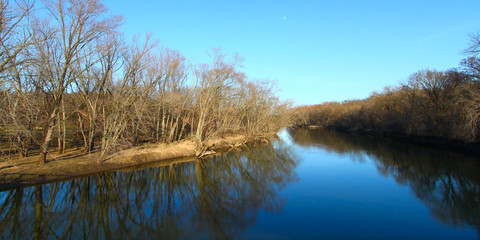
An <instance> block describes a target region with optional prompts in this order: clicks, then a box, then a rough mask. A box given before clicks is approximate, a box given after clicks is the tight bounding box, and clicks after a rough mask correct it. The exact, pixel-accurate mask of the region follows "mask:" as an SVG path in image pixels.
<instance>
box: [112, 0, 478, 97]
mask: <svg viewBox="0 0 480 240" xmlns="http://www.w3.org/2000/svg"><path fill="white" fill-rule="evenodd" d="M104 4H105V5H106V6H107V7H108V8H109V9H110V13H112V14H115V15H123V16H124V22H125V23H124V25H123V26H122V31H123V32H125V33H126V34H127V35H129V36H133V35H134V34H144V33H146V32H148V33H152V34H153V37H154V38H155V39H158V40H159V41H160V43H161V45H162V46H165V47H168V48H171V49H176V50H179V51H180V52H181V53H182V54H183V55H184V56H185V57H186V58H187V59H188V60H190V61H192V62H193V63H203V62H207V61H208V57H207V55H206V51H208V50H209V49H211V48H213V47H216V48H221V49H222V50H223V52H224V53H235V52H237V53H239V54H240V55H241V56H243V57H244V58H245V61H244V64H243V66H244V69H243V71H244V72H245V73H246V74H247V76H248V77H249V78H250V79H271V80H275V81H277V82H278V87H279V89H280V92H279V94H278V95H279V96H280V98H281V99H292V100H294V102H295V104H296V105H304V104H317V103H321V102H324V101H343V100H347V99H359V98H365V97H368V96H369V94H370V93H371V92H372V91H374V90H376V91H381V90H382V89H383V87H385V86H391V85H398V84H399V83H400V82H402V81H405V80H406V79H407V78H408V76H409V75H410V74H412V73H414V72H416V71H418V70H421V69H425V68H430V69H437V70H446V69H449V68H452V67H456V66H458V63H459V61H460V60H461V59H462V58H464V56H463V55H462V53H461V52H462V50H463V49H465V48H466V46H467V45H468V38H469V34H472V33H474V32H475V31H478V30H480V0H475V1H473V0H472V1H464V0H455V1H452V0H449V1H443V0H440V1H421V0H416V1H409V0H383V1H380V0H378V1H367V0H365V1H360V0H359V1H303V0H275V1H273V0H271V1H262V0H257V1H252V0H246V1H212V0H209V1H206V0H191V1H187V0H177V1H172V0H170V1H163V0H160V1H154V0H151V1H144V0H137V1H132V0H107V1H104Z"/></svg>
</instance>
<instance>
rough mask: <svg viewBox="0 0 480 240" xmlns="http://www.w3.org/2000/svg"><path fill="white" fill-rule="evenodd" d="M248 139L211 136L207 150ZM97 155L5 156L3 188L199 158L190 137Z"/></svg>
mask: <svg viewBox="0 0 480 240" xmlns="http://www.w3.org/2000/svg"><path fill="white" fill-rule="evenodd" d="M245 142H246V138H245V136H243V135H235V136H229V137H224V138H217V139H214V140H211V141H209V142H208V143H207V146H208V150H210V151H211V152H213V151H219V150H228V149H231V148H232V147H238V146H241V145H243V143H245ZM98 158H99V152H94V153H92V154H86V153H84V152H83V151H82V150H81V149H68V150H67V151H66V152H65V153H64V154H55V153H52V154H50V155H49V156H48V158H47V163H46V164H39V163H38V155H35V156H31V157H28V158H18V157H17V158H14V157H10V158H8V159H3V160H0V190H6V189H9V188H14V187H23V186H30V185H35V184H41V183H46V182H54V181H61V180H67V179H71V178H75V177H79V176H86V175H91V174H95V173H99V172H104V171H111V170H118V169H123V168H133V167H135V168H138V167H141V166H142V165H145V164H147V163H155V166H164V165H170V164H173V163H177V162H185V161H193V160H195V159H197V158H196V155H195V143H194V142H193V141H189V140H182V141H179V142H175V143H171V144H163V143H157V144H153V143H148V144H144V145H141V146H137V147H133V148H130V149H126V150H122V151H119V152H117V153H114V154H112V155H110V156H108V157H107V158H106V159H105V160H104V161H102V162H101V163H99V162H98ZM157 163H158V164H157ZM149 165H150V164H149Z"/></svg>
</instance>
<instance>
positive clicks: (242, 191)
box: [0, 142, 298, 239]
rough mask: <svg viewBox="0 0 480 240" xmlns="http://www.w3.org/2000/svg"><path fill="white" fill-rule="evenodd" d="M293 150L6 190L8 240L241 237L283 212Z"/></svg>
mask: <svg viewBox="0 0 480 240" xmlns="http://www.w3.org/2000/svg"><path fill="white" fill-rule="evenodd" d="M297 165H298V160H297V158H296V157H295V156H294V154H293V153H292V152H291V150H290V149H289V148H288V146H286V145H285V144H283V143H281V142H273V143H268V144H257V145H251V146H249V147H247V148H246V149H243V150H242V151H238V152H228V153H224V154H222V155H219V156H216V157H213V158H212V159H205V160H197V161H193V162H187V163H182V164H172V165H169V166H166V167H158V168H147V169H142V170H137V171H129V172H108V173H102V174H98V175H95V176H91V177H86V178H79V179H75V180H72V181H66V182H59V183H53V184H45V185H40V186H35V187H29V188H20V189H14V190H10V191H6V192H0V232H1V237H2V238H3V239H28V238H34V239H46V238H47V239H51V238H61V239H80V238H85V239H98V238H100V239H103V238H107V239H129V238H134V239H163V238H166V239H179V238H180V239H184V238H187V239H188V238H214V239H217V238H222V239H224V238H233V237H234V236H235V235H237V234H238V233H239V232H241V231H244V230H246V229H247V227H248V226H250V225H251V224H253V223H254V222H255V220H256V216H257V214H258V212H259V211H260V210H263V211H267V212H273V213H275V212H278V211H281V210H282V208H283V205H284V203H285V199H283V198H282V197H280V196H279V195H278V191H279V190H280V189H282V188H283V187H285V186H286V185H287V184H289V183H290V182H292V181H296V179H297V176H296V173H295V171H294V170H295V168H296V166H297Z"/></svg>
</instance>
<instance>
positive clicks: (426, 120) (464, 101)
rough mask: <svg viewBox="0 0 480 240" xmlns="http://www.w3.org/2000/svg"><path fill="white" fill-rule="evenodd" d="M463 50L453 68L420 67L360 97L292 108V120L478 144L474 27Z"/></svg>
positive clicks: (479, 63) (478, 49)
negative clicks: (404, 78) (396, 82)
mask: <svg viewBox="0 0 480 240" xmlns="http://www.w3.org/2000/svg"><path fill="white" fill-rule="evenodd" d="M464 52H465V54H466V56H467V57H466V58H465V59H464V60H463V61H462V62H461V63H460V66H459V67H457V68H454V69H450V70H447V71H437V70H431V69H424V70H420V71H418V72H416V73H413V74H412V75H410V76H409V77H408V80H407V81H405V82H403V83H402V84H400V86H396V87H386V88H385V89H384V90H383V91H382V92H374V93H372V94H371V95H370V96H369V97H368V98H366V99H362V100H350V101H344V102H341V103H340V102H327V103H323V104H318V105H311V106H301V107H298V108H296V109H295V122H296V125H299V126H307V125H317V126H320V127H333V128H339V129H346V130H356V131H364V132H365V131H371V132H375V133H384V134H387V135H388V134H390V135H397V136H398V135H403V136H410V137H412V136H413V137H421V138H435V139H443V140H448V141H456V142H463V143H470V144H478V143H479V141H480V56H479V53H480V32H477V33H475V34H473V35H472V36H471V43H470V46H469V47H468V48H467V49H466V50H465V51H464Z"/></svg>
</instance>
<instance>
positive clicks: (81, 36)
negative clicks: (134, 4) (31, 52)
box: [37, 0, 120, 163]
mask: <svg viewBox="0 0 480 240" xmlns="http://www.w3.org/2000/svg"><path fill="white" fill-rule="evenodd" d="M45 7H46V9H47V10H48V13H49V15H50V17H51V18H52V21H53V24H52V25H51V28H52V30H53V32H54V36H53V37H54V38H52V39H51V40H49V41H45V42H43V43H41V44H38V45H37V51H38V53H39V55H40V60H41V61H40V62H39V64H38V68H39V71H40V74H39V75H40V77H41V78H42V79H43V81H44V82H43V91H44V92H45V93H46V94H47V95H48V96H51V97H49V101H50V103H49V104H51V106H50V108H48V109H47V115H48V120H47V122H48V126H47V131H46V135H45V139H44V141H43V144H42V146H41V154H40V158H39V162H40V163H45V160H46V156H47V153H48V150H49V145H50V142H51V140H52V138H53V131H54V128H55V125H56V121H55V120H56V119H57V114H58V112H59V111H61V106H62V101H63V97H64V93H65V91H66V89H67V88H69V87H70V85H71V83H72V82H73V81H74V80H75V79H76V78H78V77H79V76H81V75H82V74H83V73H84V72H85V71H86V70H87V69H88V66H87V67H85V68H80V69H78V68H77V67H78V66H80V64H79V62H82V61H85V59H86V57H87V56H89V55H90V54H92V53H91V52H89V51H87V50H88V46H89V45H91V44H94V43H95V40H96V39H99V38H100V37H102V36H104V35H106V34H108V33H109V32H111V31H113V30H115V29H116V28H117V27H118V25H119V24H120V18H119V17H107V16H105V13H106V8H105V7H104V6H103V5H102V4H101V3H100V1H99V0H84V1H82V0H71V1H66V0H49V1H45Z"/></svg>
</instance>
